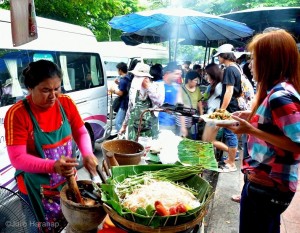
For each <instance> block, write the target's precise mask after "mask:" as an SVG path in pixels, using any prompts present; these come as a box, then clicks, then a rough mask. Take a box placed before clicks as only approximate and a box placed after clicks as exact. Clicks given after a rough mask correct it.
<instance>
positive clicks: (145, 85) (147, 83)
mask: <svg viewBox="0 0 300 233" xmlns="http://www.w3.org/2000/svg"><path fill="white" fill-rule="evenodd" d="M150 85H151V80H150V78H148V77H146V78H144V80H143V82H142V87H143V88H145V89H148V88H149V87H150Z"/></svg>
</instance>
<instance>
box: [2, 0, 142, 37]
mask: <svg viewBox="0 0 300 233" xmlns="http://www.w3.org/2000/svg"><path fill="white" fill-rule="evenodd" d="M34 2H35V8H36V15H37V16H40V17H45V18H49V19H55V20H59V21H63V22H67V23H72V24H76V25H80V26H84V27H88V28H89V29H91V30H92V31H93V33H94V34H95V35H96V38H97V40H98V41H107V40H110V39H113V40H120V35H121V32H119V31H112V32H111V28H110V26H109V25H108V21H110V20H111V19H112V18H113V17H114V16H116V15H124V14H128V13H131V12H135V11H139V7H138V0H51V1H45V0H35V1H34ZM0 7H1V8H4V9H9V1H8V0H5V1H4V3H3V4H1V5H0Z"/></svg>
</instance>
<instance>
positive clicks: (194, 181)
mask: <svg viewBox="0 0 300 233" xmlns="http://www.w3.org/2000/svg"><path fill="white" fill-rule="evenodd" d="M176 166H182V165H162V164H153V165H133V166H119V167H112V176H111V177H110V178H109V179H108V180H107V183H106V184H102V185H101V190H102V193H101V195H102V201H103V202H104V205H103V207H104V210H105V211H106V212H107V214H108V215H109V216H110V218H111V219H112V221H113V222H114V223H115V225H117V226H119V227H120V228H123V229H125V230H128V231H129V232H145V233H147V232H149V233H150V232H151V233H155V232H164V233H175V232H190V231H191V230H192V229H193V228H194V227H195V226H196V225H198V224H199V223H201V221H202V219H203V217H204V216H205V214H206V213H207V208H208V204H209V202H210V201H211V199H212V196H213V193H212V187H211V186H210V185H209V183H208V182H207V181H205V180H204V179H202V178H201V177H200V176H199V175H191V176H189V177H187V178H185V179H183V180H178V181H176V182H178V183H182V184H184V185H185V186H188V187H189V188H192V189H193V190H194V191H196V193H197V195H196V198H197V199H198V200H199V202H200V206H199V207H197V208H195V209H191V210H188V211H187V212H186V213H184V214H179V215H170V216H158V215H153V216H145V215H141V214H138V213H135V212H131V211H130V210H128V209H124V208H123V207H122V206H121V204H120V201H119V198H118V196H117V194H116V192H115V185H114V183H115V182H122V181H123V180H124V179H125V178H127V177H128V176H131V175H135V174H141V173H143V172H147V171H157V170H162V169H166V168H171V167H176Z"/></svg>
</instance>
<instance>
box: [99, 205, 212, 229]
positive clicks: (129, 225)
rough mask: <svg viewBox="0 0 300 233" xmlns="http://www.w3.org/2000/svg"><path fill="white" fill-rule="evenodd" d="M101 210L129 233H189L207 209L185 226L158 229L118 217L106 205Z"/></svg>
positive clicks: (199, 221)
mask: <svg viewBox="0 0 300 233" xmlns="http://www.w3.org/2000/svg"><path fill="white" fill-rule="evenodd" d="M103 208H104V210H105V211H106V213H107V214H108V215H109V217H110V218H111V219H112V221H113V222H116V223H117V225H121V226H122V228H124V229H125V230H129V231H130V232H132V231H133V232H143V233H156V232H157V233H178V232H190V231H191V230H193V228H194V227H195V226H196V225H197V224H200V223H201V221H202V219H203V217H204V216H205V215H206V212H207V209H206V208H203V209H202V210H201V212H200V213H199V215H198V216H197V217H196V218H195V219H194V220H192V221H190V222H187V223H185V224H181V225H177V226H166V227H159V228H153V227H149V226H144V225H141V224H138V223H135V222H132V221H129V220H127V219H125V218H123V217H121V216H120V215H118V213H117V212H116V211H114V210H113V209H112V208H111V207H110V206H108V205H107V204H105V203H104V204H103Z"/></svg>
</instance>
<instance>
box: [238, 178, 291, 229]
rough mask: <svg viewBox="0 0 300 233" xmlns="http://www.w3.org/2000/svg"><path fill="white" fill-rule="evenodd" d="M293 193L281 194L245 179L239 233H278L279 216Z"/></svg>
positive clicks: (274, 189) (275, 189)
mask: <svg viewBox="0 0 300 233" xmlns="http://www.w3.org/2000/svg"><path fill="white" fill-rule="evenodd" d="M294 194H295V193H294V192H291V191H289V192H281V191H279V190H278V189H277V188H269V187H265V186H261V185H257V184H255V183H252V182H249V180H247V179H245V184H244V187H243V191H242V197H241V204H240V233H248V232H249V233H253V232H255V233H279V232H280V215H281V213H283V212H284V211H285V210H286V209H287V207H288V206H289V204H290V202H291V200H292V199H293V197H294Z"/></svg>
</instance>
